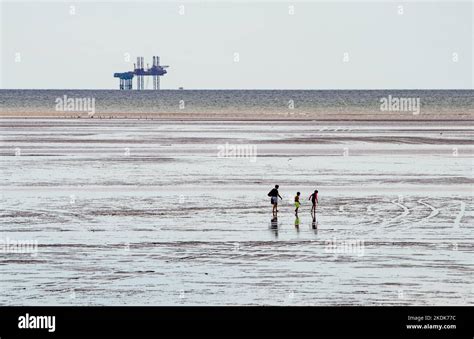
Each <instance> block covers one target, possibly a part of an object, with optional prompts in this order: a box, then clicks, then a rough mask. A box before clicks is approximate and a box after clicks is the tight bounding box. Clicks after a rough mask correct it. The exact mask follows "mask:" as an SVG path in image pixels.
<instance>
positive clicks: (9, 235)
mask: <svg viewBox="0 0 474 339" xmlns="http://www.w3.org/2000/svg"><path fill="white" fill-rule="evenodd" d="M0 124H1V129H2V143H1V148H0V152H1V155H2V156H1V162H0V171H1V173H2V179H3V180H2V192H1V201H2V212H1V214H0V239H3V244H5V242H6V241H7V239H10V240H36V241H37V242H38V247H37V248H36V250H33V251H27V252H28V253H13V251H12V250H11V248H10V251H5V246H4V247H3V249H4V250H3V252H2V251H0V272H1V276H2V279H1V281H0V286H1V291H2V293H1V294H0V303H1V304H2V305H13V304H15V305H17V304H21V305H70V304H72V305H122V304H125V305H262V304H263V305H398V304H407V305H465V304H469V305H472V303H473V292H474V291H473V289H472V283H473V279H472V276H473V269H474V265H473V262H474V261H473V238H474V233H473V228H474V227H473V217H474V214H473V210H474V205H473V201H472V187H473V186H472V184H473V181H472V155H473V149H472V146H473V141H472V140H473V138H472V137H473V129H472V127H470V126H466V125H465V124H464V125H463V124H460V123H454V122H452V123H447V122H445V123H443V124H442V125H441V124H439V123H405V124H404V123H343V124H342V123H329V122H328V123H315V122H285V123H272V124H269V123H268V122H267V123H258V122H207V123H204V122H200V123H199V122H177V121H157V120H155V121H150V120H148V121H144V120H100V121H98V120H92V119H90V120H83V119H81V120H74V121H73V120H59V119H58V120H54V119H39V120H34V119H2V120H1V121H0ZM226 143H228V145H229V146H233V145H240V146H246V147H251V148H250V149H251V150H255V148H256V150H257V151H256V154H250V156H249V157H243V158H232V157H219V150H220V148H221V147H224V146H225V145H226ZM15 153H16V155H15ZM275 183H278V184H280V186H281V187H280V192H281V194H282V196H283V198H284V200H283V201H282V203H281V205H280V211H279V216H278V220H277V221H275V220H273V221H272V215H271V206H270V204H269V198H268V197H267V196H266V194H267V192H268V191H269V190H270V189H271V187H272V186H273V185H274V184H275ZM314 188H318V190H319V192H320V206H319V207H318V214H317V220H316V221H315V222H313V220H312V218H311V215H310V212H309V209H310V206H309V204H308V201H307V200H306V199H307V197H308V196H309V194H310V192H311V191H312V190H313V189H314ZM296 191H301V192H302V198H303V199H302V202H303V206H302V207H301V211H300V213H299V220H295V219H296V218H295V216H294V214H293V207H292V203H291V200H292V199H293V197H294V194H295V192H296ZM295 222H296V224H299V226H298V227H295ZM0 245H2V243H0ZM0 248H1V246H0Z"/></svg>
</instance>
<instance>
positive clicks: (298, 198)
mask: <svg viewBox="0 0 474 339" xmlns="http://www.w3.org/2000/svg"><path fill="white" fill-rule="evenodd" d="M300 194H301V193H300V192H296V195H295V207H296V209H295V215H296V216H298V208H300Z"/></svg>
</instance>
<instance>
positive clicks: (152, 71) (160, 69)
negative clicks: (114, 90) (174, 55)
mask: <svg viewBox="0 0 474 339" xmlns="http://www.w3.org/2000/svg"><path fill="white" fill-rule="evenodd" d="M146 66H147V67H146V68H145V62H144V58H143V57H137V63H134V64H133V71H130V72H123V73H114V78H119V79H120V87H119V88H120V89H121V90H131V89H133V77H134V76H136V77H137V89H138V90H144V89H145V78H144V77H146V76H151V77H152V79H153V89H154V90H159V89H160V76H163V75H165V74H166V73H168V72H167V71H166V68H168V67H169V66H162V65H160V57H159V56H154V57H153V66H151V68H149V67H148V66H149V65H148V64H147V65H146Z"/></svg>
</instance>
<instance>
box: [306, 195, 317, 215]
mask: <svg viewBox="0 0 474 339" xmlns="http://www.w3.org/2000/svg"><path fill="white" fill-rule="evenodd" d="M308 200H311V202H312V204H313V207H311V215H312V216H313V218H316V205H317V204H318V203H319V201H318V190H314V192H313V194H311V195H310V196H309V199H308Z"/></svg>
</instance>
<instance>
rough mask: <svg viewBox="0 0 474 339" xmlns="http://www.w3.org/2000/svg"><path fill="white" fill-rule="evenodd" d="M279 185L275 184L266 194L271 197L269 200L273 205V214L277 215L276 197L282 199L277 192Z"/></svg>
mask: <svg viewBox="0 0 474 339" xmlns="http://www.w3.org/2000/svg"><path fill="white" fill-rule="evenodd" d="M279 187H280V186H278V185H275V188H273V189H272V190H271V191H270V192H268V196H269V197H270V198H271V200H270V202H271V203H272V205H273V215H277V213H278V198H280V199H281V200H283V198H282V197H281V195H280V193H278V188H279Z"/></svg>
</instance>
